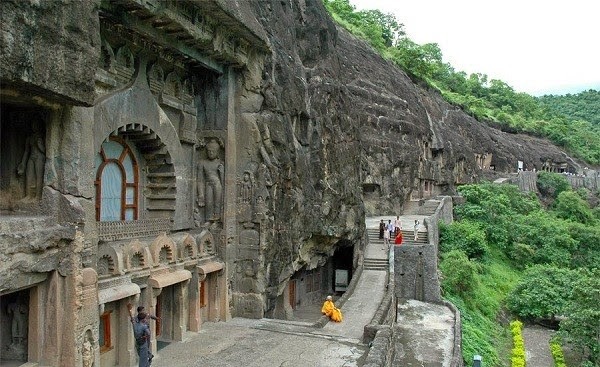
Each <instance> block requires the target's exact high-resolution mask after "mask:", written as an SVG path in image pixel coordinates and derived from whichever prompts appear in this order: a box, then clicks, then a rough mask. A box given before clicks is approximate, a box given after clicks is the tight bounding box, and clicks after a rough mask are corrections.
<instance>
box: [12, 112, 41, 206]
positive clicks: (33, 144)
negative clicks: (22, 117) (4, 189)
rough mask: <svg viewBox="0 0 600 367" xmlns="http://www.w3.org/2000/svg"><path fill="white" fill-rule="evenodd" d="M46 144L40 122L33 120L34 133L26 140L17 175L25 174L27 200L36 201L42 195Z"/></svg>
mask: <svg viewBox="0 0 600 367" xmlns="http://www.w3.org/2000/svg"><path fill="white" fill-rule="evenodd" d="M45 163H46V144H45V141H44V135H43V134H42V132H41V127H40V124H39V123H38V122H33V124H32V133H31V135H30V136H29V137H27V140H25V151H24V152H23V157H22V158H21V163H20V164H19V166H18V167H17V175H19V176H23V175H24V176H25V198H24V199H23V200H25V201H36V200H39V199H40V198H41V197H42V187H43V180H44V164H45Z"/></svg>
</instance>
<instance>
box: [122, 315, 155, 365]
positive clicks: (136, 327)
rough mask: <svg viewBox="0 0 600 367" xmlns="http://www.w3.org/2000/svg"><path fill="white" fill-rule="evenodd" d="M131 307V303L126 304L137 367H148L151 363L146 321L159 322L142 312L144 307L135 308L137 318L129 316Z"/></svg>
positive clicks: (151, 355)
mask: <svg viewBox="0 0 600 367" xmlns="http://www.w3.org/2000/svg"><path fill="white" fill-rule="evenodd" d="M132 308H133V306H132V305H131V303H128V304H127V309H128V310H129V316H130V319H131V324H132V325H133V337H134V338H135V350H136V351H137V354H138V357H139V363H138V366H139V367H149V366H150V364H151V363H152V358H154V355H153V354H152V348H151V347H150V339H151V338H150V326H149V325H148V319H152V320H159V318H158V317H156V316H154V315H150V314H147V313H146V312H144V306H139V307H138V308H137V316H133V315H132V314H131V309H132Z"/></svg>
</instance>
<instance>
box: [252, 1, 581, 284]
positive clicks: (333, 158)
mask: <svg viewBox="0 0 600 367" xmlns="http://www.w3.org/2000/svg"><path fill="white" fill-rule="evenodd" d="M251 7H252V9H253V12H254V14H255V17H256V19H258V21H259V22H260V23H261V24H262V27H263V28H264V29H265V32H266V33H267V34H268V37H269V43H270V45H271V46H272V53H271V55H270V57H267V59H266V60H265V65H264V69H263V74H262V81H261V84H260V88H261V89H260V93H261V96H262V105H261V106H260V108H259V110H258V111H256V114H257V115H258V116H256V121H257V125H258V128H259V130H260V131H261V133H263V136H264V132H265V130H266V131H267V132H269V136H270V140H271V141H272V145H271V146H270V148H271V152H272V156H271V160H272V162H274V164H273V165H274V166H276V168H277V169H276V171H277V172H278V174H277V177H276V179H275V182H276V184H275V186H276V187H277V190H276V195H275V197H274V207H275V215H274V218H275V223H274V229H275V230H276V231H275V233H276V235H274V236H273V237H272V238H271V239H270V240H269V241H267V243H272V244H275V243H276V244H277V245H274V246H269V247H268V248H267V249H266V252H265V255H266V257H265V263H266V267H267V268H268V269H269V272H270V276H269V277H268V283H269V285H270V286H271V287H275V288H279V290H281V288H280V286H281V284H282V282H283V280H284V279H286V278H287V277H289V276H290V275H291V274H293V271H294V270H295V269H298V268H299V267H300V266H301V265H304V264H311V263H315V262H316V260H315V259H318V258H319V256H323V255H326V254H331V251H332V245H333V243H335V242H336V240H337V239H340V238H346V239H349V240H350V241H353V242H357V241H359V239H360V238H361V237H362V233H363V226H362V217H363V215H364V213H365V212H367V213H368V214H374V213H377V214H384V213H385V214H392V213H397V212H399V211H401V210H402V209H403V208H404V207H405V206H406V205H407V202H408V201H409V199H411V197H412V198H413V199H414V198H417V199H418V198H420V197H422V196H423V195H422V193H423V192H422V191H423V185H424V183H425V182H428V183H429V184H431V185H432V186H433V187H434V189H433V190H432V191H433V193H453V192H454V189H455V187H456V185H459V184H464V183H470V182H476V181H478V180H479V179H480V178H481V177H482V175H483V174H484V173H485V174H486V175H487V176H489V175H490V172H485V171H486V170H487V171H489V170H490V166H492V168H495V170H496V172H499V173H500V174H504V173H507V172H515V171H516V169H517V161H519V160H521V161H524V163H525V167H529V168H530V169H531V168H533V167H538V169H539V167H541V165H542V163H543V162H545V161H548V160H550V161H561V162H562V161H567V162H569V164H572V165H575V164H576V163H575V162H574V160H572V159H570V158H569V157H567V156H566V155H565V153H564V152H563V151H561V150H560V149H558V148H557V147H555V146H553V145H552V144H550V143H549V142H548V141H547V140H545V139H540V138H536V137H532V136H528V135H521V134H509V133H506V132H502V131H500V130H497V129H494V128H492V127H490V126H488V125H486V124H485V123H482V122H479V121H477V120H475V119H474V118H473V117H472V116H470V115H468V114H466V113H465V112H464V111H462V110H461V109H460V108H458V107H456V106H453V105H451V104H449V103H447V102H445V101H444V100H443V99H442V98H441V96H440V95H439V94H438V93H437V92H435V91H432V90H430V89H427V88H425V87H423V86H420V85H417V84H415V83H414V82H413V81H412V80H411V79H410V78H409V77H408V76H407V75H406V73H404V72H403V71H402V70H401V69H399V68H398V67H396V66H395V65H393V64H392V63H391V62H390V61H387V60H384V59H383V58H382V57H380V56H379V55H378V54H377V53H376V52H375V51H373V50H372V49H371V48H370V47H369V45H367V44H366V43H365V42H363V41H361V40H358V39H356V38H355V37H354V36H352V35H350V34H349V33H348V32H347V31H345V30H344V29H341V28H339V27H336V26H335V25H334V23H333V22H332V20H331V19H330V18H329V16H328V15H327V13H326V11H325V9H324V7H323V5H322V2H321V1H319V0H296V1H291V2H285V3H284V2H280V1H270V2H266V1H254V2H252V4H251ZM483 156H487V157H488V158H487V161H486V162H487V163H485V164H484V165H486V166H482V163H481V161H478V160H477V157H483ZM282 228H283V229H285V231H280V229H282ZM315 241H317V242H318V244H319V245H318V246H315V245H314V243H313V242H315ZM303 249H310V251H309V253H308V254H307V251H303ZM285 259H289V260H285Z"/></svg>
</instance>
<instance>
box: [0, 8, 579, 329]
mask: <svg viewBox="0 0 600 367" xmlns="http://www.w3.org/2000/svg"><path fill="white" fill-rule="evenodd" d="M156 4H159V5H160V6H158V5H157V6H158V7H155V6H154V5H156ZM156 4H155V2H153V1H137V0H136V1H134V0H127V1H109V0H105V1H100V2H98V1H92V0H89V1H76V2H73V1H67V0H63V1H52V2H48V1H35V0H31V1H16V0H15V1H3V2H2V10H3V12H2V13H3V17H2V20H3V32H2V38H1V39H2V47H3V52H2V54H1V55H0V68H1V70H2V75H1V82H2V98H3V104H2V110H1V112H2V114H3V116H2V117H3V119H4V120H3V125H2V126H3V134H4V135H3V139H4V140H3V142H4V141H6V142H8V141H9V140H11V139H9V138H7V137H9V136H10V137H14V139H13V140H12V141H10V144H8V143H5V144H4V145H3V146H2V156H3V164H4V165H3V167H2V175H3V176H4V177H9V176H10V177H12V178H13V179H14V180H13V181H15V182H21V181H19V180H22V179H21V178H18V177H17V176H16V173H15V172H16V167H17V166H18V162H17V161H18V160H20V157H21V156H22V151H23V147H24V146H25V145H26V140H25V138H26V137H27V136H29V135H32V134H33V127H29V125H30V122H31V121H33V120H36V119H37V120H40V122H43V126H45V130H44V131H45V134H46V135H45V136H46V138H45V144H46V153H45V156H46V157H45V159H46V161H45V169H46V171H45V173H44V180H43V186H44V191H43V192H44V196H45V197H46V198H47V200H46V202H47V205H46V206H47V208H46V209H47V210H45V211H46V212H48V213H45V212H44V215H48V216H49V217H51V218H52V220H49V219H48V221H49V222H51V223H50V224H47V225H46V224H45V223H46V222H45V221H46V219H40V220H38V221H32V222H31V226H32V227H35V226H37V225H38V222H39V223H42V224H43V228H46V227H48V226H51V225H54V224H55V223H62V224H64V225H68V226H71V227H73V228H74V226H75V225H80V228H84V237H83V240H82V241H83V246H82V247H81V248H80V249H79V250H78V251H79V252H81V257H82V259H81V264H82V265H81V266H83V267H89V268H90V269H92V268H96V269H97V268H98V264H99V257H100V256H99V255H98V254H99V253H101V252H100V250H99V248H100V247H102V245H98V241H99V239H98V238H99V235H98V233H97V231H96V227H97V222H98V220H97V219H96V217H95V215H96V214H97V213H96V209H95V208H94V204H95V199H96V197H95V196H96V195H97V192H96V190H95V186H94V177H95V175H96V173H97V172H96V170H95V168H94V157H95V156H96V155H97V154H98V152H99V150H100V144H101V143H102V142H103V141H104V140H106V139H107V138H108V137H109V136H110V135H111V134H113V132H121V131H122V133H123V136H132V137H133V136H134V135H136V134H137V132H135V131H133V130H127V129H129V128H131V129H138V128H140V129H148V128H151V130H152V131H150V130H147V131H146V130H144V131H141V132H139V135H141V137H143V138H144V139H141V137H139V136H138V137H136V138H137V140H138V141H139V143H137V144H138V145H139V146H138V148H139V149H144V150H148V149H149V150H148V151H147V153H148V154H147V156H148V157H147V158H144V159H145V160H146V164H147V165H149V166H152V167H159V166H161V162H162V161H160V159H162V157H163V152H162V150H161V149H162V146H163V145H164V146H166V148H165V149H167V150H168V152H169V157H170V158H169V162H170V164H172V165H174V167H175V168H174V169H173V171H172V172H171V171H169V173H165V172H160V173H157V174H154V173H153V175H154V176H152V177H150V178H147V180H149V181H148V182H149V183H150V184H151V185H148V186H147V187H146V189H148V190H150V189H152V190H154V191H152V190H150V191H149V192H145V193H142V194H144V195H146V194H147V195H146V196H147V198H148V199H149V200H154V201H151V202H148V203H147V206H148V207H150V206H152V207H153V209H155V210H154V212H153V215H154V216H156V215H157V214H156V213H157V212H159V211H160V212H161V213H162V212H169V213H171V212H173V213H175V214H168V215H167V216H166V219H167V221H168V222H169V223H170V221H171V218H172V219H173V223H174V224H175V226H174V227H173V230H174V231H180V232H181V231H189V232H190V233H191V234H192V235H195V234H196V232H201V234H202V233H204V234H205V235H206V236H204V235H201V236H199V237H198V238H204V237H210V238H214V241H212V242H211V244H212V245H214V246H213V247H214V249H215V256H217V255H218V256H219V257H220V261H223V262H224V263H226V269H227V272H226V278H227V280H228V282H229V283H228V284H227V286H229V289H223V290H222V291H221V292H222V293H220V294H223V295H225V296H224V297H228V299H229V300H231V304H232V307H231V310H232V314H233V315H241V316H250V317H262V316H263V315H264V314H265V313H267V314H268V313H269V312H271V311H273V308H274V307H273V304H278V305H280V306H281V305H285V303H286V302H285V300H282V299H281V296H282V295H284V294H285V288H286V285H287V284H288V280H289V279H290V278H291V277H292V276H293V275H294V274H295V273H296V272H297V271H299V270H301V269H304V270H311V269H315V268H317V267H319V266H321V265H324V264H325V263H326V262H327V261H330V259H331V257H332V255H333V254H334V253H335V252H336V250H340V249H343V250H344V251H346V255H347V254H348V253H350V254H351V256H350V257H353V261H352V262H353V263H354V265H356V264H357V262H358V259H359V258H360V257H361V255H362V250H363V248H364V218H365V215H375V214H377V215H395V214H399V213H400V212H401V211H402V210H406V209H410V208H411V206H412V205H413V204H414V203H418V201H419V200H420V199H423V198H426V197H427V196H429V195H434V194H438V193H452V192H454V189H455V187H456V185H459V184H464V183H469V182H474V181H477V180H479V179H480V178H481V177H483V176H486V177H487V176H493V175H502V174H506V173H508V172H513V171H515V170H516V167H517V161H518V160H521V161H524V163H525V165H526V167H527V166H529V167H530V168H531V167H535V166H536V165H538V167H539V165H540V164H541V163H543V162H547V161H551V162H567V163H568V164H573V165H574V164H575V163H574V162H572V160H570V159H569V158H568V157H566V155H565V154H564V153H563V152H562V151H561V150H559V149H558V148H556V147H554V146H552V145H551V144H550V143H549V142H548V141H545V140H542V139H537V138H533V137H529V136H524V135H514V134H507V133H503V132H500V131H498V130H495V129H493V128H491V127H489V126H487V125H485V124H483V123H480V122H478V121H476V120H475V119H473V118H472V117H470V116H469V115H467V114H465V113H464V112H463V111H461V110H460V109H458V108H457V107H455V106H452V105H449V104H448V103H446V102H445V101H443V100H442V99H441V97H440V96H439V95H438V94H437V93H435V92H434V91H429V90H427V89H424V88H423V87H421V86H418V85H416V84H415V83H413V82H412V81H411V80H410V78H408V77H407V75H406V74H405V73H404V72H403V71H402V70H400V69H398V68H397V67H395V66H394V65H392V64H391V63H390V62H388V61H386V60H384V59H382V58H381V57H380V56H379V55H377V54H376V53H375V52H374V51H373V50H372V49H371V48H370V47H369V46H368V45H367V44H365V43H364V42H363V41H360V40H357V39H355V38H354V37H353V36H351V35H350V34H348V32H346V31H345V30H343V29H340V28H337V27H336V25H335V24H334V23H333V22H332V20H331V19H330V17H329V16H328V14H327V13H326V11H325V9H324V7H323V4H322V2H321V0H289V1H279V0H273V1H269V0H249V1H238V2H235V1H229V0H212V1H208V0H207V1H204V2H193V1H190V2H156ZM198 4H201V6H199V5H198ZM188 5H189V6H188ZM161 7H165V9H167V10H168V12H167V13H164V14H163V13H160V12H162V11H164V10H165V9H162V8H161ZM157 13H160V14H159V15H157ZM144 14H146V16H144ZM165 14H166V15H165ZM182 14H183V15H185V16H183V15H182ZM12 15H14V16H12ZM179 15H182V16H179ZM156 16H159V18H160V17H166V18H167V19H162V20H160V19H154V17H156ZM121 18H123V19H125V20H126V21H124V20H123V19H121ZM190 19H191V20H192V21H193V22H192V23H189V20H190ZM167 24H171V25H170V27H171V28H165V27H166V25H167ZM177 24H179V25H177ZM178 32H182V33H178ZM180 34H187V36H185V37H183V36H178V35H180ZM177 37H179V38H177ZM194 37H196V38H194ZM190 45H191V46H190ZM190 47H191V48H190ZM194 47H195V48H194ZM192 51H193V52H192ZM190 52H191V53H190ZM195 57H197V59H195ZM174 60H175V62H174ZM165 84H167V85H168V88H167V87H164V85H165ZM178 86H179V87H178ZM180 86H184V87H187V89H186V88H183V92H184V93H183V95H180V94H179V93H178V92H179V91H181V88H180ZM125 87H127V88H125ZM171 87H172V88H171ZM124 88H125V89H124ZM128 88H129V89H131V91H132V92H131V93H129V92H127V90H129V89H128ZM119 93H120V94H119ZM129 96H132V98H133V97H136V98H138V99H135V100H136V101H138V102H139V98H141V97H144V99H143V101H145V103H144V104H142V103H137V104H136V103H134V102H129V101H134V99H129ZM109 97H110V98H109ZM111 98H112V99H111ZM134 104H135V106H132V105H134ZM80 106H91V107H89V108H85V107H80ZM150 107H151V108H150ZM103 111H106V112H103ZM165 111H166V112H165ZM114 116H117V117H119V116H120V117H119V118H117V119H114V118H113V117H114ZM5 117H10V118H5ZM13 120H14V121H13ZM167 120H168V121H167ZM132 122H136V124H137V125H136V126H133V125H134V124H132ZM171 122H172V124H171ZM9 130H11V131H13V132H12V133H11V134H12V135H6V133H4V132H5V131H9ZM98 131H100V132H98ZM153 134H156V136H158V137H159V138H161V139H162V140H160V141H158V140H156V139H155V138H156V137H155V136H154V135H153ZM215 137H217V138H219V139H218V140H219V141H221V142H222V143H223V149H221V150H219V152H218V154H220V158H222V159H223V163H224V165H225V169H224V170H225V173H226V177H225V179H224V180H223V181H224V182H223V185H224V194H223V197H224V199H223V206H224V210H223V211H224V214H223V217H222V218H218V219H217V220H215V221H214V222H213V223H210V225H206V222H207V221H206V219H207V218H200V216H198V218H196V215H197V212H196V210H197V209H203V208H198V207H197V204H196V203H197V202H198V201H199V200H198V194H197V190H196V189H197V187H198V183H197V182H195V177H196V176H197V175H196V173H197V169H198V168H197V167H198V164H199V161H201V160H202V159H203V158H206V154H207V153H208V152H204V149H203V148H202V147H201V146H200V145H201V141H203V140H205V141H206V140H207V139H208V138H211V139H212V138H215ZM158 143H160V144H158ZM155 144H158V145H156V146H155ZM4 157H7V158H6V161H9V160H10V162H11V163H12V165H7V164H6V163H4V162H5V158H4ZM8 158H10V159H8ZM165 162H167V161H165ZM490 166H494V167H495V171H491V170H489V167H490ZM7 167H8V168H7ZM163 168H164V167H163ZM144 172H146V171H144ZM156 177H158V178H156ZM161 180H162V181H161ZM9 184H12V181H11V182H8V181H3V185H4V186H2V189H4V187H5V186H6V187H8V186H9ZM148 187H150V188H148ZM152 187H153V188H152ZM175 189H177V191H176V192H177V194H176V195H175V194H174V193H173V192H172V191H169V190H175ZM165 192H166V194H165ZM164 203H167V204H169V205H168V207H163V206H162V205H163V204H164ZM159 204H160V205H159ZM154 206H155V207H154ZM146 209H148V208H146ZM151 209H152V208H151ZM158 209H160V210H158ZM147 211H148V210H146V211H144V210H140V218H141V219H144V217H145V216H146V215H148V213H147ZM198 211H200V210H198ZM159 219H160V218H159ZM13 222H19V219H18V218H17V219H15V220H14V221H13ZM209 222H210V221H209ZM7 223H8V222H7ZM26 223H29V222H26ZM9 225H10V226H11V228H12V229H10V228H9V229H7V230H6V231H4V230H3V231H4V232H7V233H9V234H10V235H11V236H12V237H11V238H10V239H6V238H7V237H6V238H5V239H3V240H2V241H0V242H2V243H1V244H2V247H3V249H4V250H3V251H0V252H1V256H4V257H3V258H4V259H8V258H9V257H10V259H9V260H10V261H5V263H6V264H8V265H6V267H5V269H8V270H7V272H8V271H10V272H13V270H10V269H15V271H14V273H15V274H17V273H19V274H21V273H22V272H24V273H27V272H29V271H33V272H34V273H36V276H37V273H40V274H42V273H46V272H49V271H50V270H49V269H62V271H61V273H70V272H69V271H65V270H64V269H63V268H64V267H60V263H61V261H62V259H63V258H65V257H66V256H67V255H66V254H64V253H63V251H62V250H63V249H65V251H64V252H68V250H67V249H69V248H70V247H69V246H70V245H64V244H63V242H65V241H66V242H70V241H72V240H73V237H74V235H73V233H71V232H73V231H66V232H65V233H64V234H60V233H59V232H60V231H62V228H61V229H60V231H59V230H58V229H57V230H52V231H53V232H52V233H54V234H57V233H58V234H59V236H58V237H56V238H57V240H56V241H54V242H52V243H53V244H52V245H51V246H50V245H48V243H50V242H49V241H47V240H45V239H44V240H43V241H42V242H43V244H42V245H43V246H45V247H44V248H42V250H44V252H43V254H42V255H39V254H38V253H37V252H35V251H33V250H32V251H30V250H29V249H23V248H21V247H19V246H17V243H18V242H19V238H20V237H17V236H13V235H12V234H11V233H13V232H22V231H25V229H21V228H20V227H19V228H16V229H14V228H13V227H12V226H13V223H12V222H11V223H8V224H6V228H8V226H9ZM36 228H37V227H36ZM11 231H12V232H11ZM209 234H210V236H209ZM34 235H35V236H38V234H37V232H35V233H34ZM42 235H43V234H40V235H39V236H38V237H39V238H42V237H40V236H42ZM32 236H33V235H32ZM38 237H36V238H38ZM42 239H43V238H42ZM63 239H64V240H65V241H62V240H63ZM61 241H62V242H61ZM29 242H32V243H34V244H35V241H29ZM66 242H65V243H66ZM129 245H131V244H130V243H129V244H128V246H129ZM131 246H133V245H131ZM54 247H56V248H58V249H59V250H60V251H55V250H54ZM104 247H107V246H104ZM10 248H12V249H10ZM14 251H17V253H27V254H28V257H27V261H26V262H24V263H23V264H21V263H19V262H18V261H19V257H18V256H13V253H14ZM29 252H31V253H34V255H31V256H30V255H29ZM352 254H353V256H352ZM38 255H39V256H43V257H44V264H47V266H43V267H39V266H38V267H39V269H37V268H36V266H34V265H32V264H35V263H36V261H37V259H38V257H37V256H38ZM188 255H189V254H188ZM192 255H193V251H192ZM186 256H187V255H186ZM186 256H184V255H180V257H181V259H178V260H177V261H179V260H181V261H179V262H177V261H175V260H174V264H176V265H177V266H179V265H180V264H181V263H182V262H185V261H184V260H185V258H186ZM211 256H212V253H211ZM109 257H110V256H109ZM188 257H189V256H188ZM46 258H47V259H48V260H46ZM77 263H78V264H79V261H77ZM117 264H118V262H117ZM78 266H79V265H78ZM148 266H150V265H148ZM160 266H162V265H156V268H160ZM21 269H24V270H23V271H22V270H21ZM115 269H116V270H114V271H115V272H117V273H118V272H119V270H118V267H116V268H115ZM207 269H208V268H207ZM219 269H220V268H219ZM17 270H18V271H17ZM67 270H69V269H67ZM107 276H108V275H107ZM220 276H221V275H220ZM42 278H43V279H45V275H44V276H41V278H40V279H42ZM223 278H225V276H223ZM7 279H8V277H7ZM106 279H108V278H106ZM36 282H37V280H36ZM9 283H11V281H9V280H5V281H4V282H3V283H2V284H0V290H2V289H4V287H6V288H7V289H11V288H10V284H9ZM12 283H14V282H12ZM29 283H32V281H29ZM32 284H33V283H32ZM223 284H225V282H224V281H223ZM24 286H25V285H24ZM24 286H23V287H24ZM224 287H226V286H224ZM18 288H21V286H19V287H18ZM15 289H16V288H15ZM275 299H277V302H272V301H273V300H275ZM225 304H226V302H223V305H225ZM273 312H275V311H273Z"/></svg>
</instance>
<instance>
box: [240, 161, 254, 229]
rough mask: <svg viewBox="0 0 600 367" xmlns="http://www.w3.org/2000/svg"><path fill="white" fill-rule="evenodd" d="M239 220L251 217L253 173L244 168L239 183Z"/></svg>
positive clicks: (246, 220)
mask: <svg viewBox="0 0 600 367" xmlns="http://www.w3.org/2000/svg"><path fill="white" fill-rule="evenodd" d="M239 190H240V191H239V208H238V213H239V221H240V222H242V223H247V222H250V220H251V219H252V201H253V199H254V174H253V173H252V172H251V171H249V170H246V171H244V175H243V176H242V179H241V180H240V183H239Z"/></svg>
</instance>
